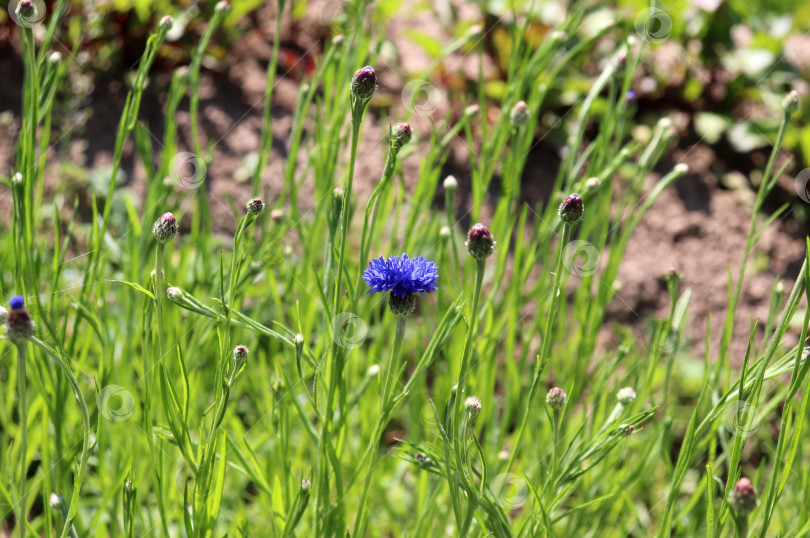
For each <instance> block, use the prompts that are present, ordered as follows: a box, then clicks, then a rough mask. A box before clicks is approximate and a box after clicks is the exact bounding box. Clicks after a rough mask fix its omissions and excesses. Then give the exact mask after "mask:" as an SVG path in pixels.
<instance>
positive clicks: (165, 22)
mask: <svg viewBox="0 0 810 538" xmlns="http://www.w3.org/2000/svg"><path fill="white" fill-rule="evenodd" d="M172 26H174V19H173V18H172V17H171V16H169V15H166V16H165V17H163V18H162V19H160V23H158V28H159V29H160V30H163V31H164V32H168V31H169V30H170V29H171V27H172Z"/></svg>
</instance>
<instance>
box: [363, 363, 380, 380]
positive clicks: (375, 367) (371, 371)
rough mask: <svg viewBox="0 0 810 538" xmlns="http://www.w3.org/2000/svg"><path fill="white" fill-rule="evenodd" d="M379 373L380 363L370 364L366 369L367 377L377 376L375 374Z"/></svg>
mask: <svg viewBox="0 0 810 538" xmlns="http://www.w3.org/2000/svg"><path fill="white" fill-rule="evenodd" d="M379 373H380V365H379V364H372V365H371V366H369V367H368V369H367V370H366V376H367V377H377V374H379Z"/></svg>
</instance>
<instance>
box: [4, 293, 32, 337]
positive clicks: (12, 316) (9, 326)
mask: <svg viewBox="0 0 810 538" xmlns="http://www.w3.org/2000/svg"><path fill="white" fill-rule="evenodd" d="M8 305H9V306H10V307H11V310H9V311H8V314H7V315H6V334H7V335H8V338H9V340H11V341H12V342H14V343H15V344H17V345H20V344H24V343H25V342H27V341H28V340H30V339H31V337H33V336H34V331H35V329H36V327H35V325H34V321H33V320H32V319H31V315H30V314H28V310H26V309H25V299H23V296H22V295H15V296H14V297H12V298H11V300H10V301H9V302H8Z"/></svg>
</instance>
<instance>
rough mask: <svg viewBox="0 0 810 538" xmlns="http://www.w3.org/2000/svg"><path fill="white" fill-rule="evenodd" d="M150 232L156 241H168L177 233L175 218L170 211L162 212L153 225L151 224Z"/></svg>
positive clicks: (162, 242)
mask: <svg viewBox="0 0 810 538" xmlns="http://www.w3.org/2000/svg"><path fill="white" fill-rule="evenodd" d="M152 233H153V234H154V235H155V239H157V240H158V243H161V244H165V243H168V242H169V241H171V240H172V239H174V236H175V235H177V219H175V218H174V215H172V214H171V213H164V214H163V215H161V217H160V218H159V219H157V220H156V221H155V225H154V226H152Z"/></svg>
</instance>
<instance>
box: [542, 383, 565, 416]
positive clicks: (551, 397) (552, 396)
mask: <svg viewBox="0 0 810 538" xmlns="http://www.w3.org/2000/svg"><path fill="white" fill-rule="evenodd" d="M567 401H568V395H567V394H566V393H565V392H564V391H563V389H561V388H560V387H554V388H553V389H551V390H549V391H548V394H546V403H547V404H548V405H550V406H551V408H552V409H554V410H555V411H562V410H563V408H564V407H565V404H566V402H567Z"/></svg>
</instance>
